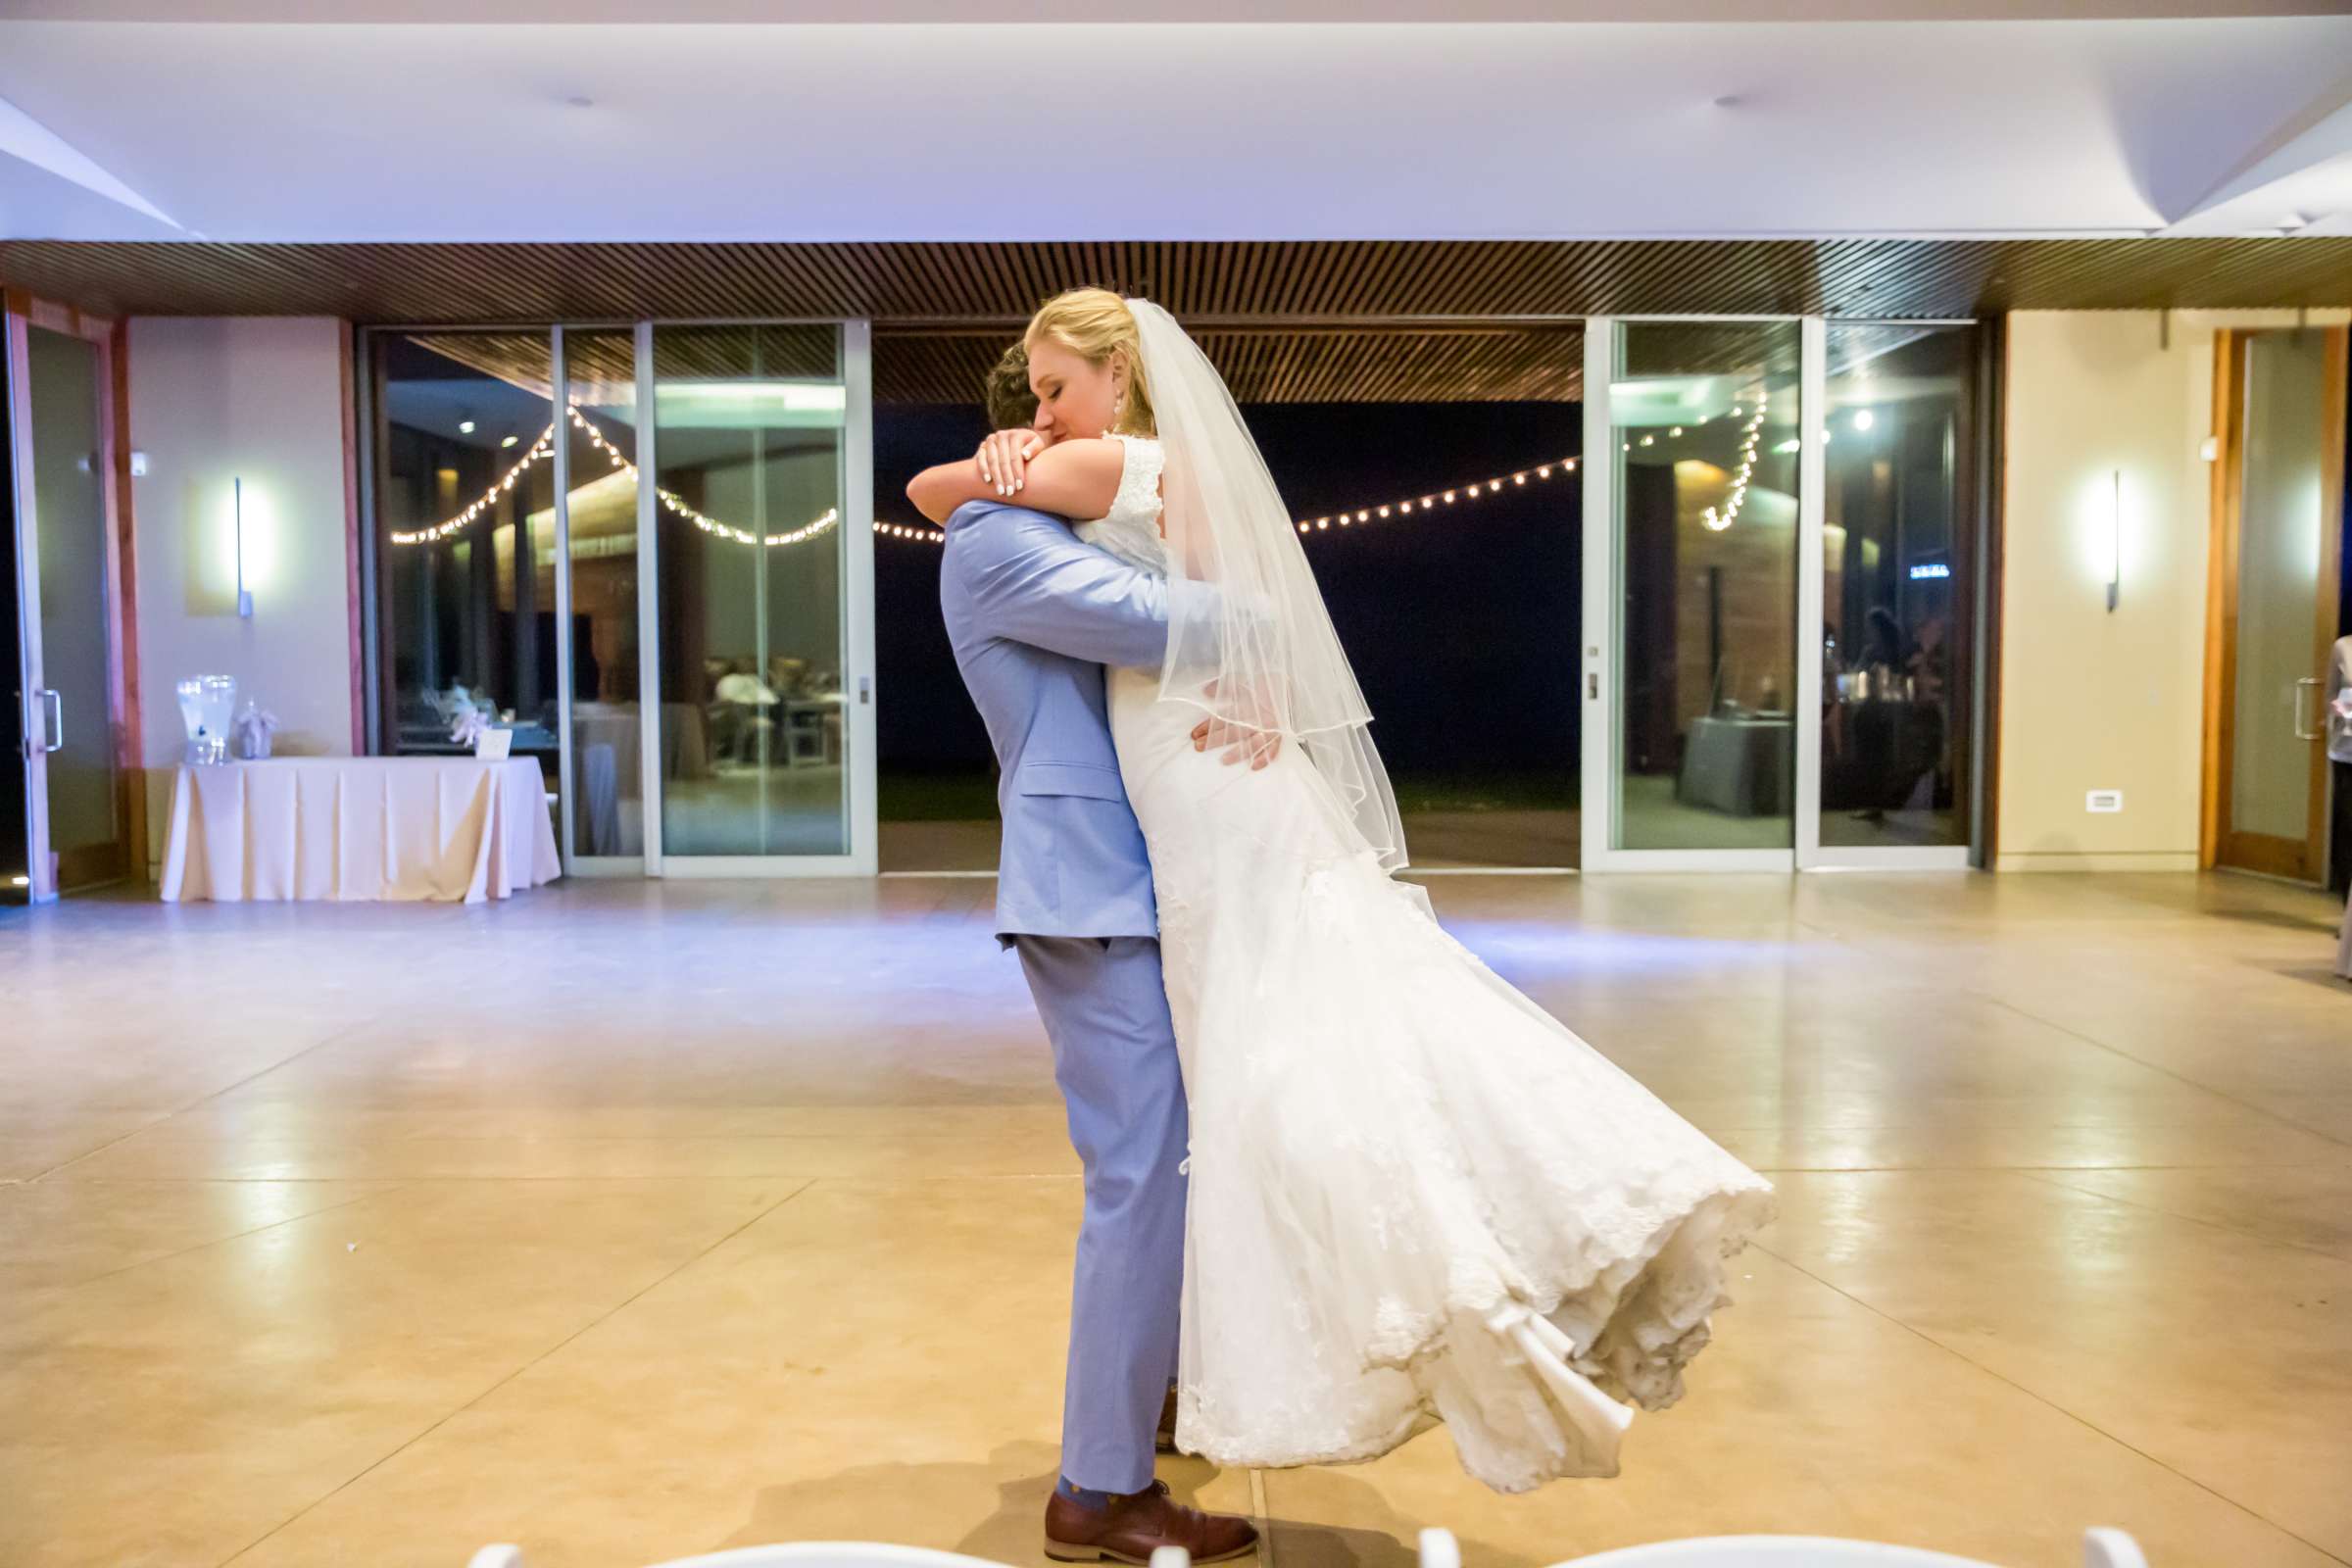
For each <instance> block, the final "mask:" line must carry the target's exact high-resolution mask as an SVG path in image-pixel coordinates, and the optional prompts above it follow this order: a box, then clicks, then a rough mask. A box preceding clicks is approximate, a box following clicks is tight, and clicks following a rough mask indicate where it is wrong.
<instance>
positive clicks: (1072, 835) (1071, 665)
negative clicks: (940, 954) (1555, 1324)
mask: <svg viewBox="0 0 2352 1568" xmlns="http://www.w3.org/2000/svg"><path fill="white" fill-rule="evenodd" d="M939 606H940V613H941V614H942V615H943V616H944V617H945V619H946V621H947V628H948V640H949V642H950V643H951V644H953V645H954V647H955V650H956V664H957V666H958V667H959V668H960V669H961V670H962V672H963V683H964V685H965V686H966V687H967V688H969V689H970V691H971V694H972V701H973V703H974V704H975V705H976V706H977V707H978V708H979V710H980V716H981V718H982V719H983V720H984V721H985V722H986V723H987V725H988V735H989V739H990V741H991V742H992V743H993V744H994V745H995V747H996V751H997V760H998V762H999V763H1000V764H1001V765H1002V766H1003V769H1004V779H1003V781H1002V782H1001V783H1000V784H999V786H998V790H997V806H998V810H999V812H1000V814H1001V815H1002V816H1003V817H1004V823H1005V838H1004V848H1003V851H1002V853H1001V856H1000V859H999V864H998V872H997V933H998V936H999V937H1000V938H1001V939H1002V940H1003V941H1005V943H1006V944H1007V945H1009V946H1013V947H1016V948H1018V949H1019V951H1020V955H1021V967H1022V970H1023V972H1024V973H1025V974H1026V975H1027V976H1028V979H1029V991H1030V995H1031V996H1032V997H1034V998H1035V999H1036V1001H1037V1010H1038V1013H1039V1014H1040V1016H1042V1017H1043V1018H1044V1020H1045V1025H1046V1035H1047V1038H1048V1039H1050V1040H1051V1041H1052V1042H1053V1045H1054V1079H1055V1081H1056V1082H1058V1083H1059V1084H1060V1086H1061V1093H1062V1100H1063V1102H1064V1103H1065V1104H1066V1105H1067V1107H1068V1110H1069V1126H1070V1143H1071V1144H1072V1145H1073V1146H1074V1147H1075V1148H1076V1149H1077V1151H1078V1157H1079V1160H1080V1162H1081V1163H1082V1164H1083V1165H1084V1167H1085V1170H1086V1217H1085V1219H1084V1221H1083V1222H1082V1223H1081V1225H1080V1226H1079V1230H1078V1268H1077V1277H1076V1280H1075V1282H1074V1285H1073V1288H1072V1293H1071V1302H1070V1357H1069V1369H1068V1374H1067V1377H1066V1380H1065V1382H1064V1384H1063V1390H1062V1417H1061V1473H1062V1477H1063V1479H1065V1480H1066V1481H1068V1482H1069V1483H1070V1484H1071V1485H1073V1486H1076V1487H1081V1488H1085V1489H1087V1490H1089V1491H1095V1492H1116V1493H1128V1492H1140V1491H1142V1490H1143V1489H1144V1488H1145V1487H1147V1486H1150V1485H1151V1483H1152V1434H1153V1430H1154V1428H1155V1427H1156V1426H1157V1424H1158V1420H1159V1409H1160V1401H1161V1399H1162V1398H1163V1397H1164V1396H1165V1394H1166V1390H1167V1385H1168V1380H1169V1379H1170V1378H1171V1377H1173V1376H1174V1375H1175V1371H1176V1326H1177V1308H1178V1300H1179V1297H1180V1295H1181V1292H1182V1289H1183V1280H1184V1205H1185V1187H1186V1182H1185V1177H1184V1174H1183V1171H1182V1168H1181V1167H1182V1164H1183V1161H1184V1157H1185V1141H1186V1138H1187V1136H1188V1134H1187V1122H1186V1115H1185V1099H1184V1079H1183V1075H1182V1072H1181V1070H1180V1068H1179V1067H1178V1064H1177V1058H1176V1036H1175V1033H1174V1031H1173V1029H1172V1028H1171V1027H1170V1025H1169V1022H1168V999H1167V992H1166V990H1165V989H1164V987H1163V986H1162V983H1161V980H1160V972H1159V941H1158V931H1159V925H1158V920H1157V917H1156V915H1155V913H1154V911H1153V908H1152V862H1151V860H1150V859H1149V858H1147V857H1146V855H1145V853H1144V835H1143V830H1142V829H1141V828H1140V827H1138V826H1137V825H1136V820H1135V812H1134V810H1133V809H1131V808H1130V807H1129V806H1128V804H1127V793H1126V790H1125V789H1124V788H1123V787H1122V786H1121V784H1120V782H1119V762H1118V754H1117V753H1116V752H1115V751H1114V750H1113V749H1112V747H1111V741H1110V723H1109V720H1108V718H1107V716H1106V715H1105V712H1104V704H1103V665H1104V664H1122V665H1131V666H1137V667H1144V668H1149V667H1152V666H1155V665H1157V664H1158V663H1159V662H1160V659H1161V657H1162V655H1163V654H1164V652H1165V651H1166V647H1167V622H1168V589H1167V584H1166V582H1165V581H1163V580H1162V579H1160V578H1158V577H1155V576H1153V575H1152V574H1151V573H1149V572H1145V571H1139V570H1137V569H1136V568H1135V567H1133V566H1130V565H1128V564H1126V563H1125V562H1122V561H1120V560H1119V559H1118V558H1117V557H1115V556H1112V555H1109V554H1108V553H1106V552H1104V551H1101V550H1097V549H1096V548H1094V547H1093V546H1092V545H1088V544H1083V543H1081V542H1080V541H1079V540H1078V539H1077V537H1076V536H1075V535H1073V534H1072V533H1071V532H1070V530H1069V527H1068V525H1067V524H1065V523H1062V522H1059V521H1056V520H1055V519H1054V518H1052V517H1048V516H1046V515H1043V514H1041V513H1036V512H1030V511H1027V510H1025V509H1022V508H1019V507H1009V506H1002V505H998V504H995V503H992V502H984V501H982V502H973V503H970V504H969V505H966V506H964V507H962V508H960V509H958V510H957V512H956V515H954V516H953V517H951V518H950V519H949V521H948V541H947V544H946V546H945V548H944V552H943V559H942V562H941V565H940V574H939Z"/></svg>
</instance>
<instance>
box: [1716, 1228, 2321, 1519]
mask: <svg viewBox="0 0 2352 1568" xmlns="http://www.w3.org/2000/svg"><path fill="white" fill-rule="evenodd" d="M1748 1245H1750V1246H1751V1247H1753V1248H1755V1250H1757V1251H1759V1252H1762V1253H1763V1254H1764V1255H1765V1256H1767V1257H1770V1258H1773V1259H1775V1260H1776V1261H1778V1262H1781V1263H1784V1264H1786V1265H1788V1266H1789V1268H1792V1269H1794V1270H1796V1272H1797V1273H1799V1274H1802V1275H1803V1276H1804V1277H1805V1278H1807V1279H1809V1280H1811V1281H1812V1282H1813V1283H1814V1284H1816V1285H1818V1286H1820V1287H1821V1288H1822V1289H1823V1290H1825V1291H1829V1292H1831V1293H1833V1294H1834V1295H1837V1296H1839V1297H1841V1298H1843V1299H1846V1300H1848V1301H1851V1302H1853V1303H1854V1304H1855V1305H1856V1306H1858V1307H1860V1308H1862V1310H1863V1311H1865V1312H1868V1313H1870V1314H1871V1315H1872V1316H1873V1317H1876V1318H1879V1319H1880V1320H1882V1321H1884V1322H1887V1323H1891V1324H1893V1325H1894V1326H1895V1327H1896V1328H1898V1329H1900V1330H1902V1331H1903V1332H1904V1333H1905V1334H1908V1335H1910V1336H1911V1337H1912V1338H1914V1339H1916V1340H1918V1341H1919V1342H1920V1343H1921V1344H1923V1345H1927V1346H1930V1347H1933V1348H1936V1349H1937V1350H1940V1351H1942V1352H1943V1353H1944V1354H1945V1355H1948V1356H1950V1357H1952V1359H1954V1360H1956V1361H1958V1362H1960V1363H1961V1364H1962V1365H1964V1366H1967V1367H1969V1368H1970V1369H1972V1370H1974V1371H1977V1372H1982V1373H1984V1374H1985V1376H1986V1377H1988V1378H1990V1379H1992V1380H1993V1381H1994V1382H1995V1383H2000V1384H2003V1385H2006V1386H2007V1387H2009V1388H2012V1389H2015V1390H2016V1391H2017V1392H2018V1393H2020V1394H2022V1395H2024V1396H2025V1397H2027V1398H2029V1399H2032V1400H2033V1401H2034V1403H2036V1404H2038V1405H2041V1406H2042V1407H2043V1408H2045V1409H2048V1410H2054V1411H2056V1412H2057V1413H2058V1414H2060V1415H2062V1416H2064V1417H2065V1418H2066V1419H2067V1420H2069V1421H2072V1422H2074V1423H2075V1424H2076V1425H2077V1426H2080V1427H2082V1429H2083V1430H2084V1431H2086V1432H2091V1433H2095V1434H2096V1435H2098V1436H2099V1437H2102V1438H2104V1439H2106V1440H2107V1441H2108V1442H2109V1443H2112V1444H2114V1445H2115V1446H2117V1447H2119V1448H2122V1449H2124V1450H2126V1451H2127V1452H2130V1453H2133V1454H2137V1455H2138V1456H2139V1457H2140V1458H2142V1459H2145V1460H2146V1461H2147V1462H2148V1463H2150V1464H2152V1465H2154V1466H2156V1468H2157V1469H2159V1470H2162V1471H2163V1472H2164V1473H2165V1474H2167V1475H2171V1476H2178V1477H2179V1478H2180V1480H2182V1481H2185V1482H2187V1483H2188V1484H2189V1485H2190V1486H2192V1487H2195V1488H2196V1489H2197V1490H2198V1491H2199V1492H2202V1493H2204V1494H2206V1495H2208V1496H2211V1497H2213V1498H2214V1499H2215V1500H2217V1501H2219V1502H2221V1503H2224V1504H2226V1505H2227V1506H2229V1507H2230V1508H2234V1509H2236V1510H2237V1511H2238V1512H2239V1513H2242V1514H2244V1515H2245V1516H2246V1517H2247V1518H2249V1519H2252V1520H2254V1521H2255V1522H2256V1523H2258V1524H2262V1525H2266V1526H2268V1527H2269V1528H2271V1529H2273V1530H2276V1531H2278V1533H2279V1534H2280V1535H2282V1536H2284V1537H2286V1538H2287V1539H2288V1540H2289V1541H2296V1542H2301V1543H2302V1544H2304V1545H2306V1546H2309V1547H2310V1548H2311V1549H2312V1550H2314V1551H2316V1552H2318V1553H2319V1554H2320V1555H2321V1556H2323V1557H2326V1558H2327V1560H2328V1561H2329V1562H2338V1563H2340V1562H2343V1561H2344V1560H2345V1559H2343V1558H2341V1557H2338V1556H2337V1555H2336V1554H2335V1553H2334V1552H2332V1551H2329V1550H2328V1549H2327V1547H2325V1546H2323V1545H2321V1544H2319V1543H2318V1542H2316V1541H2310V1540H2307V1539H2305V1538H2304V1537H2303V1536H2301V1535H2299V1534H2297V1533H2296V1532H2295V1531H2293V1530H2290V1529H2288V1528H2287V1527H2286V1526H2285V1525H2282V1524H2280V1523H2278V1521H2277V1520H2276V1519H2272V1518H2269V1517H2267V1516H2265V1515H2263V1514H2260V1513H2257V1512H2255V1510H2254V1509H2253V1508H2251V1507H2249V1506H2248V1505H2247V1504H2245V1503H2242V1502H2240V1501H2238V1500H2237V1499H2236V1498H2235V1497H2232V1496H2230V1495H2229V1494H2228V1493H2226V1492H2223V1491H2222V1490H2220V1489H2219V1488H2218V1487H2215V1486H2214V1485H2212V1484H2211V1483H2210V1482H2206V1481H2200V1480H2199V1479H2197V1478H2196V1477H2195V1476H2192V1475H2190V1474H2188V1472H2186V1471H2184V1470H2181V1469H2179V1468H2177V1467H2175V1466H2174V1465H2172V1464H2169V1463H2167V1462H2166V1461H2165V1460H2162V1459H2159V1458H2158V1457H2156V1455H2154V1454H2152V1453H2150V1452H2148V1451H2147V1450H2146V1449H2145V1448H2142V1447H2140V1446H2138V1445H2137V1444H2135V1443H2133V1442H2131V1440H2130V1439H2128V1438H2123V1437H2119V1436H2117V1435H2116V1434H2115V1433H2112V1432H2110V1431H2108V1430H2107V1429H2106V1428H2105V1427H2102V1426H2100V1425H2099V1424H2098V1423H2097V1422H2095V1421H2093V1420H2091V1419H2090V1418H2089V1417H2088V1416H2085V1415H2082V1414H2080V1413H2078V1412H2076V1411H2073V1410H2070V1409H2068V1408H2067V1407H2066V1406H2065V1405H2063V1404H2060V1403H2059V1402H2058V1401H2057V1400H2055V1399H2053V1398H2051V1397H2049V1396H2047V1395H2045V1394H2042V1393H2039V1392H2038V1391H2036V1390H2034V1389H2030V1388H2028V1387H2026V1386H2025V1385H2024V1384H2023V1383H2020V1382H2018V1381H2017V1380H2016V1379H2015V1378H2013V1377H2010V1376H2009V1375H2008V1374H2007V1373H2005V1372H1999V1371H1996V1370H1994V1369H1993V1368H1991V1367H1988V1366H1986V1365H1985V1363H1984V1362H1982V1361H1980V1360H1978V1359H1977V1358H1976V1357H1975V1356H1973V1355H1970V1354H1969V1353H1968V1352H1967V1351H1965V1350H1962V1349H1959V1348H1956V1347H1954V1346H1950V1345H1946V1344H1944V1343H1943V1341H1941V1340H1939V1339H1937V1338H1936V1336H1935V1335H1933V1334H1930V1333H1928V1332H1927V1331H1926V1330H1925V1329H1921V1328H1916V1327H1914V1326H1912V1325H1911V1324H1909V1323H1906V1322H1904V1321H1903V1320H1902V1319H1901V1318H1899V1317H1896V1316H1895V1315H1894V1314H1893V1313H1892V1312H1889V1311H1887V1309H1886V1308H1884V1307H1881V1306H1878V1305H1875V1304H1874V1303H1872V1302H1870V1301H1867V1300H1865V1299H1862V1298H1861V1297H1859V1296H1856V1295H1855V1294H1854V1293H1853V1292H1851V1291H1849V1290H1847V1289H1845V1288H1844V1287H1843V1286H1841V1285H1838V1284H1837V1283H1836V1282H1834V1281H1832V1280H1827V1279H1824V1278H1823V1277H1822V1276H1821V1275H1819V1274H1816V1273H1814V1272H1813V1271H1812V1270H1811V1269H1809V1268H1807V1267H1805V1266H1804V1265H1803V1264H1802V1263H1799V1262H1797V1261H1796V1260H1795V1259H1794V1258H1791V1257H1788V1256H1784V1255H1783V1254H1782V1253H1779V1252H1776V1251H1774V1250H1771V1249H1770V1248H1769V1247H1766V1246H1765V1245H1764V1244H1763V1243H1762V1242H1751V1243H1749V1244H1748ZM2083 1528H2085V1529H2088V1528H2091V1527H2089V1526H2087V1525H2086V1526H2084V1527H2083Z"/></svg>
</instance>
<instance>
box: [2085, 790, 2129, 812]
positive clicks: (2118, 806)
mask: <svg viewBox="0 0 2352 1568" xmlns="http://www.w3.org/2000/svg"><path fill="white" fill-rule="evenodd" d="M2082 809H2084V810H2085V811H2120V810H2122V809H2124V792H2123V791H2122V790H2092V791H2091V792H2090V793H2089V794H2087V795H2085V796H2084V797H2083V798H2082Z"/></svg>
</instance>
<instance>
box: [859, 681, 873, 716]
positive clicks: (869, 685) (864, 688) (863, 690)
mask: <svg viewBox="0 0 2352 1568" xmlns="http://www.w3.org/2000/svg"><path fill="white" fill-rule="evenodd" d="M873 700H874V677H873V676H871V675H860V676H858V706H859V707H860V708H862V707H864V706H865V705H866V704H867V703H870V702H872V701H873Z"/></svg>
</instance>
